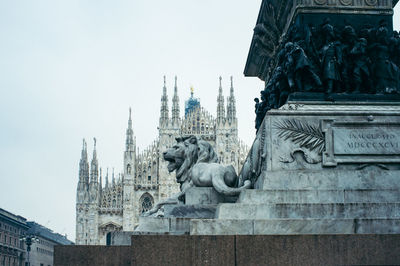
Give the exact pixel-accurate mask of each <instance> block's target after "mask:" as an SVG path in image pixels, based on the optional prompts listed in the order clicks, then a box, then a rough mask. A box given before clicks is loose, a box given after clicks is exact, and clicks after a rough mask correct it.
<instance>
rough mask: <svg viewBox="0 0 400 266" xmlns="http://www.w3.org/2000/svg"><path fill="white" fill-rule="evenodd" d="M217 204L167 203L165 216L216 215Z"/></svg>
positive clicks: (192, 216) (193, 216)
mask: <svg viewBox="0 0 400 266" xmlns="http://www.w3.org/2000/svg"><path fill="white" fill-rule="evenodd" d="M216 209H217V205H216V204H209V205H200V204H198V205H165V206H164V217H166V218H170V217H171V218H174V217H179V218H204V219H210V218H214V217H215V212H216Z"/></svg>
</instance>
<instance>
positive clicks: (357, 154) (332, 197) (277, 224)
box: [190, 102, 400, 235]
mask: <svg viewBox="0 0 400 266" xmlns="http://www.w3.org/2000/svg"><path fill="white" fill-rule="evenodd" d="M243 171H244V172H242V177H247V178H250V179H251V180H252V181H253V183H254V188H255V189H254V190H247V191H244V192H242V193H241V195H240V197H239V199H238V201H237V203H234V204H233V203H222V204H219V205H218V209H217V214H216V219H207V220H204V219H194V220H191V221H190V233H191V234H193V235H219V234H222V235H237V234H243V235H252V234H254V235H269V234H278V235H279V234H282V235H284V234H399V233H400V104H398V103H352V102H342V103H323V102H289V103H288V104H286V105H284V106H283V107H282V108H280V109H279V110H273V111H270V112H269V113H268V115H267V116H266V118H265V119H264V122H263V124H262V127H261V128H260V130H259V132H258V134H257V137H256V140H255V142H254V145H253V147H252V149H251V151H250V154H249V157H248V159H247V162H246V164H245V167H244V170H243ZM246 171H247V172H246Z"/></svg>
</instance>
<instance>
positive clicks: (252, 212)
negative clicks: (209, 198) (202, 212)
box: [216, 203, 400, 219]
mask: <svg viewBox="0 0 400 266" xmlns="http://www.w3.org/2000/svg"><path fill="white" fill-rule="evenodd" d="M249 217H251V218H252V219H274V218H293V219H299V218H316V219H327V218H336V219H344V218H348V219H354V218H400V203H278V204H244V203H223V204H220V205H219V206H218V209H217V213H216V218H218V219H249Z"/></svg>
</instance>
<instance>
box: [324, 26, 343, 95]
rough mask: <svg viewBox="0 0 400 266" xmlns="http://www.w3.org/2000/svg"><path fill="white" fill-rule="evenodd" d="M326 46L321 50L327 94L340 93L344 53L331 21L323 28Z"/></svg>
mask: <svg viewBox="0 0 400 266" xmlns="http://www.w3.org/2000/svg"><path fill="white" fill-rule="evenodd" d="M322 34H323V37H324V40H325V41H324V45H323V47H322V49H321V50H320V56H321V64H322V79H323V81H324V83H325V86H326V88H325V89H326V94H331V93H332V92H334V91H335V92H338V91H340V81H341V78H340V67H341V64H342V51H341V49H340V42H339V41H336V40H335V32H334V28H333V26H332V25H331V24H329V21H327V22H326V23H325V24H324V25H323V26H322Z"/></svg>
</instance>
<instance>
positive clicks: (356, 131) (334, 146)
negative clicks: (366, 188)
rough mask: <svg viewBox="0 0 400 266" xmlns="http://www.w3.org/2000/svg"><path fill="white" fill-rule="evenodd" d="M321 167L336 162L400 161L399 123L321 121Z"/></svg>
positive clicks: (333, 164) (332, 164)
mask: <svg viewBox="0 0 400 266" xmlns="http://www.w3.org/2000/svg"><path fill="white" fill-rule="evenodd" d="M322 130H323V132H324V133H325V151H324V152H323V154H322V164H323V165H324V166H336V165H337V164H338V163H372V164H374V163H400V124H399V123H398V122H384V121H376V122H375V121H374V122H361V121H354V122H352V121H344V122H340V121H335V120H324V121H322Z"/></svg>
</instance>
